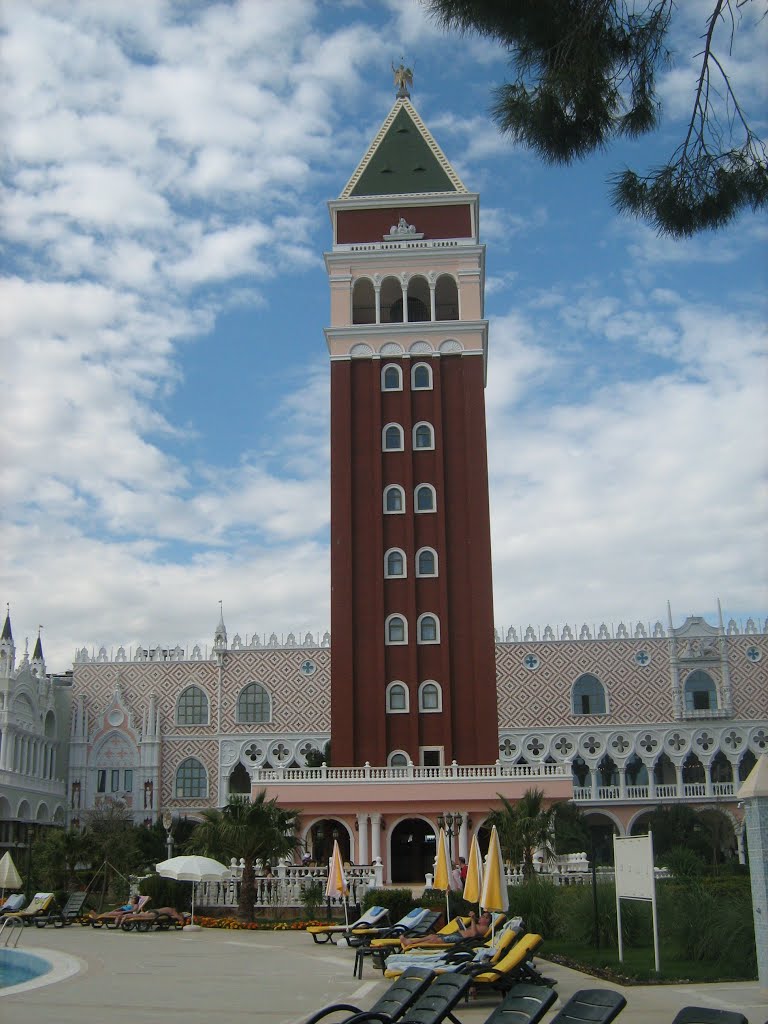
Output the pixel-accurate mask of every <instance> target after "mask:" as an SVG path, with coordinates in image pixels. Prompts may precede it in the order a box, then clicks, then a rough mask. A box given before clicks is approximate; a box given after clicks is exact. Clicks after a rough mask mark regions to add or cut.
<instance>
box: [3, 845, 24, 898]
mask: <svg viewBox="0 0 768 1024" xmlns="http://www.w3.org/2000/svg"><path fill="white" fill-rule="evenodd" d="M20 888H21V875H20V874H19V872H18V871H17V870H16V865H15V864H14V863H13V857H12V856H11V855H10V853H9V852H8V851H7V850H6V852H5V853H4V854H3V856H2V858H0V889H2V890H3V896H5V890H6V889H20Z"/></svg>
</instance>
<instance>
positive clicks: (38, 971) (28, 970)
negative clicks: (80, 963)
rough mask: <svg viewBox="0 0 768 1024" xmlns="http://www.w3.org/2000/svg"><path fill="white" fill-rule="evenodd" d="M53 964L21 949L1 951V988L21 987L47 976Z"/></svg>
mask: <svg viewBox="0 0 768 1024" xmlns="http://www.w3.org/2000/svg"><path fill="white" fill-rule="evenodd" d="M52 967H53V964H52V963H51V962H50V961H49V960H44V959H43V958H42V957H41V956H35V955H34V953H24V952H22V951H21V950H20V949H0V988H9V987H10V986H11V985H21V984H23V982H25V981H34V980H35V979H36V978H42V976H43V975H44V974H47V973H48V972H49V971H50V970H51V968H52Z"/></svg>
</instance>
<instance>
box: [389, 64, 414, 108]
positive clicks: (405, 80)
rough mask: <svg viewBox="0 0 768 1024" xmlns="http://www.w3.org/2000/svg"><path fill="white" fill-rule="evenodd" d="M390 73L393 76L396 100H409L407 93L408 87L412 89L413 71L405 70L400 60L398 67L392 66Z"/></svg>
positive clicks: (410, 69)
mask: <svg viewBox="0 0 768 1024" xmlns="http://www.w3.org/2000/svg"><path fill="white" fill-rule="evenodd" d="M392 71H393V72H394V75H395V85H396V86H397V98H398V99H399V100H404V99H410V96H411V94H410V93H409V92H408V87H409V86H411V87H413V69H412V68H407V67H406V66H405V64H403V61H402V58H401V59H400V67H399V68H396V67H395V65H394V64H393V65H392Z"/></svg>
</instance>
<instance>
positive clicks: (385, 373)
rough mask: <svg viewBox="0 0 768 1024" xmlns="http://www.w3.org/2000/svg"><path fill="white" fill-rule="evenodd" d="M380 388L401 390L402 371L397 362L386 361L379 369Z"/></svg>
mask: <svg viewBox="0 0 768 1024" xmlns="http://www.w3.org/2000/svg"><path fill="white" fill-rule="evenodd" d="M381 390H382V391H402V390H403V371H402V370H401V368H400V367H399V366H398V365H397V363H387V365H386V366H385V367H383V368H382V371H381Z"/></svg>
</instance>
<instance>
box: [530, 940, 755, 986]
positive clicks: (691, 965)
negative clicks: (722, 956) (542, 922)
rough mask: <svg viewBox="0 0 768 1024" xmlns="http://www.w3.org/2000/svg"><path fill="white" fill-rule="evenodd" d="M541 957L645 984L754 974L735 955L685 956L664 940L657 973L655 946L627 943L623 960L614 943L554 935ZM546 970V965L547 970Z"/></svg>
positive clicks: (612, 978)
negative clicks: (745, 970) (714, 957)
mask: <svg viewBox="0 0 768 1024" xmlns="http://www.w3.org/2000/svg"><path fill="white" fill-rule="evenodd" d="M539 955H540V956H541V958H542V959H544V960H547V959H552V960H553V961H554V962H556V963H565V964H566V966H568V967H575V968H576V969H577V970H583V971H584V972H585V973H587V974H591V973H594V974H596V975H597V976H598V977H605V978H608V979H610V980H613V981H616V982H618V983H620V984H643V983H646V982H667V983H670V984H671V983H673V982H683V981H694V982H706V981H738V980H743V979H744V978H748V979H749V980H754V977H755V976H754V975H751V974H744V973H739V967H740V965H741V964H740V958H739V957H738V956H733V957H732V958H730V959H729V961H728V963H725V964H720V963H717V964H715V963H712V961H711V960H710V961H707V960H685V959H683V958H681V957H680V955H679V953H677V952H676V951H675V950H674V948H671V947H670V946H665V944H664V943H663V942H662V944H661V949H660V951H659V960H660V967H661V970H660V972H659V973H658V974H657V973H656V971H655V969H654V963H653V946H652V945H651V946H640V947H638V946H634V947H629V948H628V947H627V946H625V947H624V962H623V963H620V962H619V952H618V950H617V948H616V947H615V946H603V947H601V948H600V949H595V948H594V947H591V946H585V945H582V944H580V943H576V942H565V941H563V940H560V939H553V940H551V941H547V942H545V943H544V946H543V952H542V953H541V954H539ZM544 973H545V974H546V968H545V970H544Z"/></svg>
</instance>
